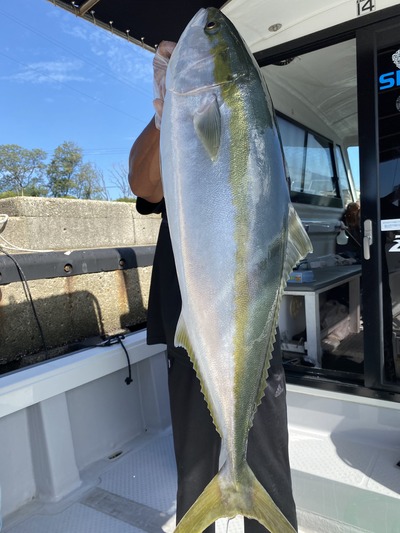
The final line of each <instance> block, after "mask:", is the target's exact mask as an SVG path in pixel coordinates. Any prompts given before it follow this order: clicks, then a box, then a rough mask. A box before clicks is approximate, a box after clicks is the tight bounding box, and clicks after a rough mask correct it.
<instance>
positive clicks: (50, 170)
mask: <svg viewBox="0 0 400 533" xmlns="http://www.w3.org/2000/svg"><path fill="white" fill-rule="evenodd" d="M82 159H83V155H82V148H79V146H78V145H77V144H75V143H73V142H68V141H65V142H63V143H62V144H61V145H60V146H58V147H57V148H56V149H55V150H54V155H53V158H52V159H51V161H50V163H49V165H48V166H47V185H48V187H49V190H50V193H51V195H52V196H54V197H56V198H58V197H63V196H72V195H73V190H74V188H75V178H76V176H77V174H78V172H79V168H80V166H81V164H82Z"/></svg>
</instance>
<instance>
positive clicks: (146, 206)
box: [136, 197, 165, 215]
mask: <svg viewBox="0 0 400 533" xmlns="http://www.w3.org/2000/svg"><path fill="white" fill-rule="evenodd" d="M136 210H137V212H138V213H140V214H141V215H151V214H152V213H156V214H160V213H163V212H164V211H165V202H164V198H163V199H162V200H161V202H158V203H156V204H153V203H152V202H148V201H147V200H145V199H144V198H140V197H138V198H137V200H136Z"/></svg>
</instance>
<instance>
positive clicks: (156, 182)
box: [129, 118, 163, 203]
mask: <svg viewBox="0 0 400 533" xmlns="http://www.w3.org/2000/svg"><path fill="white" fill-rule="evenodd" d="M129 185H130V187H131V189H132V192H133V193H134V194H135V195H136V196H140V197H141V198H144V199H146V200H147V201H149V202H153V203H158V202H160V201H161V200H162V198H163V189H162V182H161V173H160V132H159V130H158V129H157V128H156V127H155V125H154V118H152V119H151V121H150V122H149V124H148V125H147V126H146V128H145V129H144V130H143V132H142V133H141V134H140V135H139V137H138V138H137V139H136V141H135V142H134V144H133V146H132V148H131V151H130V154H129Z"/></svg>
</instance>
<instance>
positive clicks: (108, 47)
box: [63, 21, 153, 88]
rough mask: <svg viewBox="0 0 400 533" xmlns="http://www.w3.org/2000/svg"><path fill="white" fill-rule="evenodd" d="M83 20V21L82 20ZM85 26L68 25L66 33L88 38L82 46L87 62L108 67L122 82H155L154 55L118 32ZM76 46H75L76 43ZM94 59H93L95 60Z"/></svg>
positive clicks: (150, 84) (72, 36)
mask: <svg viewBox="0 0 400 533" xmlns="http://www.w3.org/2000/svg"><path fill="white" fill-rule="evenodd" d="M81 22H83V21H81ZM84 24H85V25H83V24H82V25H78V24H77V25H75V26H71V25H70V24H65V25H64V26H63V30H64V33H65V34H67V35H68V36H69V37H71V39H72V42H73V41H75V40H76V41H81V42H82V41H84V42H85V44H84V48H82V56H81V57H82V59H83V60H84V61H85V62H87V63H92V66H93V67H94V68H96V65H97V64H98V65H101V66H100V69H101V70H103V72H104V68H106V71H107V74H108V75H109V76H111V77H113V78H119V79H120V80H121V81H124V82H128V83H131V84H132V85H134V84H137V83H140V84H143V83H146V82H148V83H149V88H151V87H152V83H153V69H152V59H153V54H152V53H151V52H148V51H147V50H145V49H142V48H140V47H139V46H137V45H135V44H133V43H132V42H129V41H128V40H125V39H123V38H122V37H120V36H118V35H113V34H112V33H110V32H108V31H106V30H104V29H103V28H99V27H96V26H94V25H93V26H92V25H91V24H90V23H88V22H86V21H85V23H84ZM74 48H75V46H74ZM91 58H93V60H92V61H91Z"/></svg>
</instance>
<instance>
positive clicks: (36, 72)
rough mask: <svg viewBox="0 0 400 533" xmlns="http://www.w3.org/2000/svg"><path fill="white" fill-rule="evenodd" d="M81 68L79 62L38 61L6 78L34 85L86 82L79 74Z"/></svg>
mask: <svg viewBox="0 0 400 533" xmlns="http://www.w3.org/2000/svg"><path fill="white" fill-rule="evenodd" d="M81 68H82V62H81V61H79V60H78V61H75V60H57V61H38V62H35V63H30V64H29V65H26V67H24V69H23V70H21V71H20V72H18V73H16V74H14V75H12V76H7V79H8V80H14V81H18V82H21V83H35V84H40V83H54V82H60V83H68V82H70V81H88V80H87V79H86V78H85V77H83V76H81V75H80V74H79V70H80V69H81ZM3 79H5V78H3Z"/></svg>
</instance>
